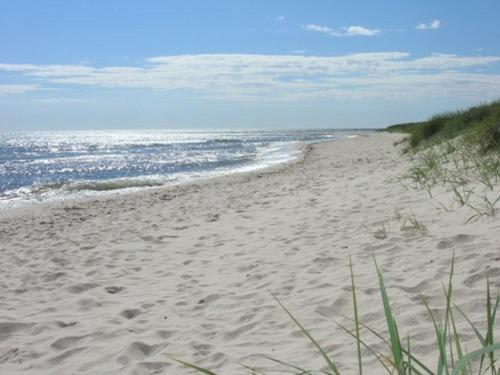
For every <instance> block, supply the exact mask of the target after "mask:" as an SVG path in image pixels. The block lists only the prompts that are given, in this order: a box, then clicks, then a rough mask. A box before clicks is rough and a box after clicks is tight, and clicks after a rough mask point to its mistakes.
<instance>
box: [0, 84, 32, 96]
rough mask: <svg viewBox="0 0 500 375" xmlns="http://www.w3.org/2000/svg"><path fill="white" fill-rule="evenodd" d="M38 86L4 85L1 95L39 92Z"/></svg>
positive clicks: (0, 86)
mask: <svg viewBox="0 0 500 375" xmlns="http://www.w3.org/2000/svg"><path fill="white" fill-rule="evenodd" d="M37 89H38V86H37V85H3V84H0V95H9V94H24V93H25V92H29V91H34V90H37Z"/></svg>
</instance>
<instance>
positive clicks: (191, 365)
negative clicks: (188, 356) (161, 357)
mask: <svg viewBox="0 0 500 375" xmlns="http://www.w3.org/2000/svg"><path fill="white" fill-rule="evenodd" d="M167 357H168V358H170V359H171V360H172V361H175V362H177V363H180V364H181V365H184V366H186V367H189V368H191V369H193V370H196V371H198V372H199V373H201V374H206V375H217V374H216V373H215V372H212V371H210V370H207V369H206V368H203V367H199V366H196V365H194V364H192V363H189V362H184V361H183V360H180V359H177V358H175V357H172V356H169V355H167Z"/></svg>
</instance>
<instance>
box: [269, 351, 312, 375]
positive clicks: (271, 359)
mask: <svg viewBox="0 0 500 375" xmlns="http://www.w3.org/2000/svg"><path fill="white" fill-rule="evenodd" d="M264 358H265V359H268V360H270V361H273V362H276V363H279V364H280V365H283V366H287V367H291V368H293V369H295V370H298V371H301V372H300V373H301V374H310V373H311V371H310V370H305V369H303V368H301V367H298V366H295V365H292V364H290V363H286V362H283V361H280V360H279V359H276V358H273V357H270V356H267V355H265V356H264Z"/></svg>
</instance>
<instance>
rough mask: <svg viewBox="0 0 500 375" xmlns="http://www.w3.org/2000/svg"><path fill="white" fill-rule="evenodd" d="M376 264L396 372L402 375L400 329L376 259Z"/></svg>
mask: <svg viewBox="0 0 500 375" xmlns="http://www.w3.org/2000/svg"><path fill="white" fill-rule="evenodd" d="M373 260H374V262H375V267H376V269H377V274H378V280H379V289H380V293H381V295H382V303H383V305H384V313H385V320H386V323H387V329H388V331H389V338H390V342H391V351H392V356H393V360H394V365H395V367H396V370H397V371H398V372H400V373H404V369H403V353H402V350H401V340H400V339H399V335H398V329H397V325H396V320H395V319H394V317H393V315H392V311H391V305H390V303H389V296H388V295H387V290H386V288H385V284H384V276H383V275H382V272H381V271H380V269H379V268H378V265H377V261H376V259H375V257H374V258H373Z"/></svg>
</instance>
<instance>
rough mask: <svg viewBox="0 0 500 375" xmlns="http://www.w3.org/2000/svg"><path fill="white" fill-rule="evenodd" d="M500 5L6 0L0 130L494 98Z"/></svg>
mask: <svg viewBox="0 0 500 375" xmlns="http://www.w3.org/2000/svg"><path fill="white" fill-rule="evenodd" d="M498 14H500V2H498V1H494V0H491V1H475V2H472V1H418V2H417V1H401V0H400V1H357V2H356V1H331V0H330V1H311V0H309V1H299V0H296V1H272V0H267V1H257V0H254V1H236V0H233V1H221V0H217V1H210V0H205V1H187V0H184V1H153V0H149V1H131V0H129V1H127V0H120V1H115V0H107V1H97V0H95V1H92V0H86V1H84V0H81V1H78V0H61V1H43V0H40V1H23V0H16V1H12V0H11V1H4V0H0V45H1V46H2V47H1V49H0V112H1V115H0V130H4V131H12V130H31V129H34V130H48V129H123V128H128V129H130V128H142V129H143V128H166V129H168V128H233V127H239V128H284V127H340V128H345V127H377V126H384V125H388V124H391V123H395V122H404V121H414V120H421V119H425V118H426V117H428V116H430V115H432V114H433V113H435V112H439V111H444V110H451V109H458V108H463V107H465V106H468V105H472V104H476V103H480V102H484V101H488V100H492V99H495V98H500V43H498V40H500V25H499V23H498Z"/></svg>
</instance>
